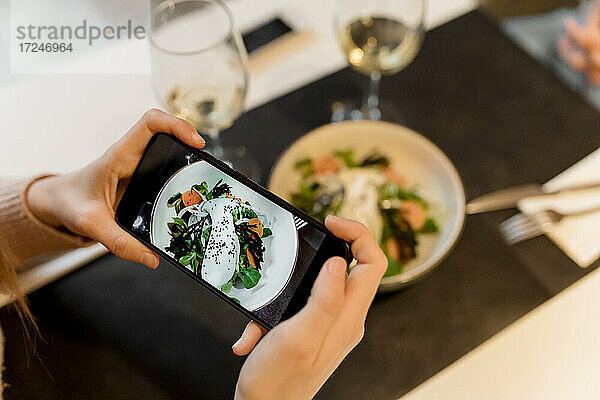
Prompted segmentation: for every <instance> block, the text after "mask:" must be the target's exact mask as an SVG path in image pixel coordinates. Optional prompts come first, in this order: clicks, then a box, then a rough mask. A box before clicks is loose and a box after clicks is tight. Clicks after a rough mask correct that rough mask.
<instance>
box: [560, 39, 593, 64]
mask: <svg viewBox="0 0 600 400" xmlns="http://www.w3.org/2000/svg"><path fill="white" fill-rule="evenodd" d="M558 53H559V55H560V57H561V58H562V59H563V60H565V62H566V63H567V64H569V65H570V66H571V68H573V69H575V70H577V71H583V70H585V69H586V68H587V57H586V56H585V54H584V53H583V52H582V51H581V50H579V49H576V48H575V47H574V46H573V45H572V44H571V43H570V41H569V39H568V38H567V37H565V36H563V37H562V38H560V40H559V42H558Z"/></svg>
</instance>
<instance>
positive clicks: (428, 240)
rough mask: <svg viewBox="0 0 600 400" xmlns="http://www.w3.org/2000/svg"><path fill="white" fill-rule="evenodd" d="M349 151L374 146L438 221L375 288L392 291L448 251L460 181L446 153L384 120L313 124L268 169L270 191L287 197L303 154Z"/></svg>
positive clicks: (460, 217) (457, 227)
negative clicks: (397, 270)
mask: <svg viewBox="0 0 600 400" xmlns="http://www.w3.org/2000/svg"><path fill="white" fill-rule="evenodd" d="M345 149H353V150H354V152H355V155H356V158H357V159H360V158H361V157H364V156H366V155H368V154H369V153H371V152H373V150H377V151H378V152H379V153H381V154H383V155H385V156H386V157H388V158H389V160H390V163H391V167H392V168H393V169H394V170H395V171H397V172H399V173H400V174H401V175H403V176H404V177H405V178H406V179H407V180H408V185H409V187H416V188H418V192H419V193H420V194H421V195H422V196H423V197H424V198H425V199H426V200H427V201H428V202H429V203H430V206H431V207H430V210H431V212H432V213H433V216H434V218H435V219H436V221H438V224H439V225H440V231H439V233H437V234H423V235H419V237H418V240H419V245H418V247H417V253H418V256H417V258H415V259H414V260H411V261H410V262H408V263H407V264H406V265H405V267H404V271H403V272H402V273H401V274H399V275H395V276H391V277H385V278H383V279H382V281H381V285H380V291H387V290H393V289H395V288H398V287H401V286H404V285H406V284H408V283H409V282H411V281H414V280H416V279H418V278H420V277H422V276H423V275H425V274H426V273H427V272H428V271H430V270H432V269H433V268H434V267H435V266H436V265H437V264H438V263H439V262H440V261H441V260H442V259H444V257H446V255H447V254H448V253H449V252H450V251H451V250H452V248H453V246H454V244H455V243H456V242H457V241H458V238H459V237H460V234H461V232H462V227H463V224H464V220H465V193H464V188H463V185H462V182H461V179H460V177H459V175H458V173H457V172H456V169H455V168H454V166H453V165H452V162H451V161H450V160H449V159H448V157H446V155H445V154H444V153H443V152H442V151H441V150H440V149H439V148H438V147H437V146H436V145H434V144H433V143H432V142H430V141H429V140H428V139H426V138H425V137H423V136H421V135H419V134H418V133H416V132H414V131H412V130H410V129H408V128H406V127H403V126H400V125H395V124H391V123H388V122H377V121H347V122H341V123H336V124H329V125H325V126H322V127H320V128H317V129H315V130H313V131H311V132H309V133H308V134H306V135H305V136H303V137H302V138H300V139H298V140H297V141H296V142H295V143H294V144H292V146H290V147H289V148H288V149H287V151H285V152H284V153H283V154H282V155H281V157H280V158H279V160H278V161H277V163H276V164H275V166H274V167H273V170H272V172H271V176H270V179H269V186H268V187H269V190H271V191H272V192H274V193H276V194H278V195H279V196H281V197H283V198H284V199H286V200H288V201H289V200H290V198H291V193H292V192H294V191H295V190H297V187H298V183H299V181H300V179H301V177H300V173H299V172H298V171H296V170H295V168H294V164H295V163H296V162H297V161H298V160H301V159H303V158H306V157H317V156H321V155H329V154H332V153H333V152H334V151H335V150H345Z"/></svg>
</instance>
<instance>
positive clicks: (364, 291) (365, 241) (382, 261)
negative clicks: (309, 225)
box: [325, 216, 387, 319]
mask: <svg viewBox="0 0 600 400" xmlns="http://www.w3.org/2000/svg"><path fill="white" fill-rule="evenodd" d="M325 224H326V226H327V228H329V230H331V232H332V233H333V234H334V235H336V236H338V237H340V238H342V239H344V240H347V241H349V242H351V243H352V254H353V255H354V257H355V258H356V259H357V261H358V264H357V265H355V266H354V267H352V270H351V271H350V275H349V276H348V281H347V283H346V304H345V305H344V307H345V308H347V309H352V310H353V311H354V312H355V313H357V315H359V318H361V319H363V318H365V317H366V314H367V311H368V310H369V307H370V305H371V302H372V301H373V298H374V297H375V294H376V293H377V288H378V287H379V282H380V281H381V278H382V277H383V274H384V273H385V270H386V268H387V258H386V257H385V255H384V254H383V252H382V251H381V249H380V248H379V245H378V244H377V242H375V239H373V237H372V236H371V235H370V234H369V231H368V230H367V228H366V227H365V226H364V225H362V224H359V223H358V222H353V221H346V220H343V219H341V218H337V217H333V216H328V217H327V219H326V220H325Z"/></svg>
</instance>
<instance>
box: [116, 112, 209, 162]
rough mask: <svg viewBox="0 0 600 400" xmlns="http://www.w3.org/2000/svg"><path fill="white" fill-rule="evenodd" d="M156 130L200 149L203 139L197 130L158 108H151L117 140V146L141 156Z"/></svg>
mask: <svg viewBox="0 0 600 400" xmlns="http://www.w3.org/2000/svg"><path fill="white" fill-rule="evenodd" d="M157 132H164V133H169V134H171V135H173V136H176V137H177V138H179V139H181V141H183V142H184V143H186V144H188V145H190V146H192V147H196V148H198V149H201V148H203V147H204V144H205V141H204V139H203V138H202V136H200V134H199V133H198V131H196V129H195V128H194V127H193V126H192V125H190V124H189V123H188V122H187V121H185V120H183V119H181V118H178V117H175V116H173V115H170V114H167V113H166V112H164V111H161V110H158V109H151V110H148V111H146V112H145V113H144V115H143V116H142V118H141V119H140V120H139V121H138V122H137V123H136V124H135V125H134V126H133V127H132V128H131V129H130V130H129V131H128V132H127V134H126V135H125V136H124V137H123V138H122V139H121V140H120V141H119V143H118V146H119V148H121V149H123V150H125V151H126V152H127V153H129V154H132V155H136V156H141V155H142V152H143V151H144V149H145V148H146V145H147V144H148V141H150V138H152V135H154V134H155V133H157Z"/></svg>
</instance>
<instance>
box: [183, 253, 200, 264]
mask: <svg viewBox="0 0 600 400" xmlns="http://www.w3.org/2000/svg"><path fill="white" fill-rule="evenodd" d="M195 258H196V253H190V254H187V255H185V256H183V257H180V258H179V263H180V264H182V265H190V262H191V261H192V259H195Z"/></svg>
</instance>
